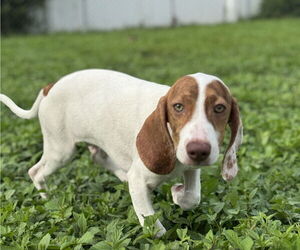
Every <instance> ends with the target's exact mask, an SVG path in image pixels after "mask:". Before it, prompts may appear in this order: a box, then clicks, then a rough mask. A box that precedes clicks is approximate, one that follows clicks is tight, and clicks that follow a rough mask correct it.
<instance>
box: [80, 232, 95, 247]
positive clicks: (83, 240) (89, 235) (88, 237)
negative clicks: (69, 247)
mask: <svg viewBox="0 0 300 250" xmlns="http://www.w3.org/2000/svg"><path fill="white" fill-rule="evenodd" d="M93 238H94V234H93V233H91V232H86V233H85V234H84V235H82V236H81V238H80V239H79V240H78V243H80V244H88V243H91V242H92V241H93Z"/></svg>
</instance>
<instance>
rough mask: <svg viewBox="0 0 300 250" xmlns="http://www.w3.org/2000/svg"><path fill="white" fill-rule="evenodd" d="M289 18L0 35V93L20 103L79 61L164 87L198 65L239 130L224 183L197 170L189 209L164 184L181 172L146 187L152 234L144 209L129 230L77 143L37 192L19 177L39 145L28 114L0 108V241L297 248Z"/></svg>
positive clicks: (299, 158)
mask: <svg viewBox="0 0 300 250" xmlns="http://www.w3.org/2000/svg"><path fill="white" fill-rule="evenodd" d="M299 26H300V20H299V19H285V20H268V21H254V22H241V23H237V24H222V25H215V26H190V27H181V28H176V29H171V28H170V29H169V28H168V29H149V30H144V29H130V30H125V31H114V32H105V33H98V32H97V33H75V34H74V33H73V34H65V33H63V34H52V35H35V36H12V37H6V38H3V40H2V74H1V82H2V90H1V92H3V93H5V94H7V95H8V96H10V97H11V98H12V99H13V100H14V101H16V103H17V104H19V105H20V106H22V107H23V108H29V107H31V105H32V103H33V101H34V100H35V97H36V95H37V93H38V91H39V89H40V88H41V87H43V86H45V85H46V84H48V83H50V82H55V81H56V80H57V79H59V78H60V77H61V76H63V75H65V74H67V73H70V72H73V71H76V70H80V69H85V68H108V69H114V70H118V71H122V72H126V73H129V74H132V75H135V76H137V77H140V78H143V79H148V80H152V81H155V82H160V83H165V84H171V83H172V82H174V80H176V79H177V78H178V77H179V76H182V75H185V74H189V73H194V72H199V71H200V72H206V73H210V74H215V75H218V76H220V77H221V78H222V79H223V80H224V81H225V82H226V83H227V84H228V85H229V86H230V88H231V90H232V92H233V94H234V95H235V96H236V98H237V99H238V101H239V105H240V109H241V113H242V117H243V122H244V134H245V137H244V144H243V146H242V147H241V150H240V152H239V166H240V172H239V174H238V176H237V178H236V179H235V180H233V181H232V182H229V183H226V182H225V181H223V180H222V178H221V176H220V161H219V162H218V164H215V165H214V166H210V167H206V168H203V170H202V201H201V204H200V206H199V207H198V208H196V209H194V210H193V211H189V212H184V211H182V210H181V209H180V208H179V207H178V206H176V205H174V204H173V202H172V198H171V193H170V187H171V185H172V184H174V183H175V182H178V181H180V180H174V181H173V182H169V183H165V184H163V185H162V186H161V187H160V188H158V189H157V190H156V191H155V196H154V204H155V209H156V210H157V211H158V213H157V215H156V216H158V217H160V218H161V219H162V222H163V224H164V225H165V227H166V228H167V229H168V232H167V233H166V235H165V236H164V237H163V238H161V239H155V238H154V237H153V235H154V234H155V229H154V228H153V226H152V222H153V221H154V220H155V216H154V217H150V218H147V220H146V225H147V226H146V227H144V228H142V227H140V225H139V223H138V220H137V217H136V216H135V214H134V211H133V207H132V205H131V200H130V196H129V193H128V187H127V184H126V183H120V182H119V181H118V179H117V178H116V177H114V176H113V175H111V174H110V173H108V172H106V171H105V170H103V169H102V168H100V167H99V166H96V165H94V164H93V163H92V161H91V160H90V157H89V154H88V152H87V150H86V145H84V144H80V145H78V150H77V154H76V156H75V159H74V161H73V162H72V163H70V164H68V166H67V167H64V168H62V169H60V170H58V171H57V172H56V173H55V174H53V175H52V176H51V177H50V178H49V180H48V184H49V193H50V198H49V200H41V199H40V198H39V194H38V192H37V191H36V190H35V189H34V186H33V184H32V182H31V180H30V179H29V177H28V175H27V170H28V169H29V168H30V167H31V166H32V165H33V164H34V163H35V162H36V161H37V160H38V158H39V157H40V156H41V152H42V136H41V132H40V128H39V124H38V121H37V120H30V121H27V120H22V119H20V118H18V117H16V116H14V115H13V114H12V113H11V112H10V111H9V110H8V109H7V108H4V106H2V105H1V218H0V221H1V239H0V244H1V246H2V248H1V249H93V250H95V249H300V238H299V233H300V225H299V220H300V197H299V193H300V192H299V187H300V184H299V180H300V154H299V148H300V125H299V124H300V115H299V110H300V101H299V96H300V85H299V79H300V57H299V55H297V52H299V51H300V30H299ZM145 101H147V100H145ZM220 160H221V157H220Z"/></svg>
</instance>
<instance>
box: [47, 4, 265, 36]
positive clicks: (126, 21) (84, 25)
mask: <svg viewBox="0 0 300 250" xmlns="http://www.w3.org/2000/svg"><path fill="white" fill-rule="evenodd" d="M260 1H261V0H46V19H47V22H46V23H47V25H46V26H47V30H48V31H50V32H52V31H78V30H111V29H122V28H127V27H139V26H144V27H156V26H170V25H172V24H178V25H185V24H213V23H221V22H235V21H237V20H239V19H240V18H248V17H251V16H253V15H255V14H256V13H258V11H259V4H260Z"/></svg>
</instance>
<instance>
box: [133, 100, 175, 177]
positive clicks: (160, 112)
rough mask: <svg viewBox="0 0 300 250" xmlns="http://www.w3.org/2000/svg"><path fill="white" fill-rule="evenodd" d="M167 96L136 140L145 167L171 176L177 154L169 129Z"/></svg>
mask: <svg viewBox="0 0 300 250" xmlns="http://www.w3.org/2000/svg"><path fill="white" fill-rule="evenodd" d="M166 102H167V100H166V96H163V97H162V98H160V100H159V103H158V105H157V107H156V109H155V110H154V111H153V112H152V113H151V115H149V116H148V118H147V119H146V120H145V122H144V124H143V126H142V128H141V130H140V132H139V133H138V135H137V138H136V147H137V150H138V153H139V156H140V158H141V160H142V161H143V163H144V164H145V166H146V167H147V168H148V169H149V170H150V171H152V172H154V173H156V174H169V173H170V172H171V171H172V170H173V169H174V167H175V160H176V154H175V149H174V145H173V142H172V139H171V136H170V134H169V132H168V127H167V106H166Z"/></svg>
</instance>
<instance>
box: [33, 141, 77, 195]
mask: <svg viewBox="0 0 300 250" xmlns="http://www.w3.org/2000/svg"><path fill="white" fill-rule="evenodd" d="M74 149H75V146H74V144H73V143H68V140H62V139H61V138H60V140H51V141H50V140H47V141H44V152H43V156H42V158H41V160H40V161H39V162H38V163H37V164H35V165H34V166H33V167H32V168H30V169H29V171H28V174H29V176H30V178H31V179H32V181H33V184H34V185H35V187H36V188H37V190H44V189H46V188H47V186H46V178H47V177H48V176H49V175H51V174H52V173H54V172H55V171H56V170H57V169H58V168H60V167H62V166H63V165H65V164H66V163H67V162H68V161H69V160H70V159H71V158H72V156H73V153H74ZM40 195H41V197H42V198H47V195H46V193H45V192H40Z"/></svg>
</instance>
